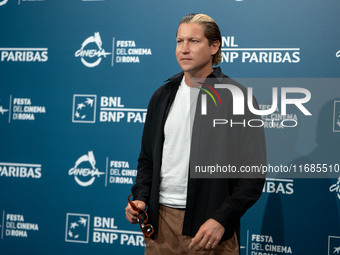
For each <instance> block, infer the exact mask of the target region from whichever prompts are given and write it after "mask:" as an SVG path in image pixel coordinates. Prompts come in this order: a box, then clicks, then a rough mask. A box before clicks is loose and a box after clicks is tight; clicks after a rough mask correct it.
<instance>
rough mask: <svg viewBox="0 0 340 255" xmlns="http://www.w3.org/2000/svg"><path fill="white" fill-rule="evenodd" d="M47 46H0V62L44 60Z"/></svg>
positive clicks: (46, 56)
mask: <svg viewBox="0 0 340 255" xmlns="http://www.w3.org/2000/svg"><path fill="white" fill-rule="evenodd" d="M47 60H48V48H0V62H27V63H32V62H46V61H47Z"/></svg>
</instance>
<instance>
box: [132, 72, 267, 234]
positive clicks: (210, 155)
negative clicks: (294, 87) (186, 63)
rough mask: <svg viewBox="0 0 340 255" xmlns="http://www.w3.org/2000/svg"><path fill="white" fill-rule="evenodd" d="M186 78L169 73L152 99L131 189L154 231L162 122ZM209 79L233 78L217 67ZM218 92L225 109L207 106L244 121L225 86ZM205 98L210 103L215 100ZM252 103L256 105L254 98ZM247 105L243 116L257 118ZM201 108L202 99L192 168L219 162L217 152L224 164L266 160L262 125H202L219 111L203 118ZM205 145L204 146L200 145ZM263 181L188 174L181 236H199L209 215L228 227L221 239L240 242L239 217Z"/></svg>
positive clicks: (160, 158)
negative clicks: (144, 207)
mask: <svg viewBox="0 0 340 255" xmlns="http://www.w3.org/2000/svg"><path fill="white" fill-rule="evenodd" d="M182 78H183V73H179V74H177V75H175V76H173V77H171V78H170V79H169V80H168V81H167V83H166V84H164V85H163V86H161V87H160V88H159V89H157V90H156V92H155V93H154V94H153V96H152V98H151V100H150V103H149V106H148V112H147V117H146V122H145V126H144V131H143V138H142V145H141V152H140V156H139V159H138V167H137V170H138V173H137V178H136V184H135V185H134V186H133V187H132V194H133V198H134V200H142V201H144V202H145V203H146V204H147V206H148V209H147V212H148V215H149V223H151V224H152V225H153V226H154V228H155V233H157V227H158V210H159V186H160V171H161V163H162V150H163V142H164V124H165V121H166V118H167V116H168V113H169V109H170V106H171V105H172V103H173V101H174V99H175V96H176V93H177V90H178V87H179V85H180V83H181V80H182ZM208 78H217V80H218V81H219V82H221V83H223V82H224V81H226V79H227V80H228V82H229V83H230V79H229V78H228V77H227V76H225V75H224V74H223V73H222V72H221V69H220V68H215V70H214V72H213V73H211V74H210V75H209V76H208ZM234 85H235V86H237V87H239V88H240V89H241V90H242V91H243V92H244V95H246V89H245V88H244V87H243V86H242V85H240V84H238V83H237V82H234ZM219 94H220V95H221V100H222V102H223V107H219V108H217V107H215V108H214V107H210V106H209V105H208V109H209V110H210V109H218V110H217V111H223V112H222V113H223V114H224V116H225V117H226V118H229V119H230V118H234V120H238V119H240V116H236V117H235V116H233V114H232V102H233V99H232V95H231V93H226V90H224V91H223V93H222V92H221V93H219ZM207 101H208V102H210V103H211V101H212V100H207ZM245 101H246V100H245ZM254 103H255V107H256V106H257V102H256V100H254ZM257 107H258V106H257ZM245 109H246V114H245V116H243V117H244V118H246V119H259V117H258V116H255V115H253V114H251V113H250V112H249V111H248V109H247V107H245ZM200 111H201V109H200V99H199V100H198V103H197V108H196V114H195V121H194V125H193V134H192V137H193V138H192V145H191V153H190V167H194V165H195V164H197V163H198V162H199V161H200V160H199V159H200V158H204V159H205V160H208V161H209V160H210V161H211V162H215V161H214V160H215V158H216V156H221V155H222V156H223V162H220V163H221V164H227V165H228V164H232V165H235V166H236V167H237V168H239V167H240V166H241V165H260V164H263V165H265V164H266V148H265V138H264V130H263V128H250V127H240V126H241V125H237V126H236V127H233V128H227V127H226V126H220V127H215V128H214V127H212V125H207V124H204V123H207V122H208V121H211V118H213V116H215V115H216V113H214V112H211V111H210V113H213V114H210V115H209V114H208V115H207V116H201V114H200ZM214 111H216V110H214ZM202 123H203V124H202ZM212 132H213V133H216V132H217V133H218V136H214V137H218V139H211V137H210V136H209V135H208V134H209V133H212ZM201 144H204V146H200V145H201ZM217 158H219V157H217ZM191 170H192V169H191ZM188 171H189V169H188ZM226 177H227V176H226ZM264 181H265V179H264V178H190V173H189V179H188V191H187V204H186V210H185V216H184V224H183V232H182V233H183V235H188V236H195V234H196V233H197V231H198V230H199V228H200V226H201V225H202V224H203V223H204V222H205V221H206V220H208V219H209V218H213V219H215V220H216V221H218V222H219V223H221V224H222V225H223V226H224V227H225V233H224V235H223V237H222V240H226V239H229V238H231V237H232V236H233V234H234V232H235V231H236V232H237V236H238V240H239V236H240V217H241V216H242V215H243V214H244V213H245V212H246V211H247V210H248V209H249V208H250V207H251V206H252V205H253V204H254V203H255V202H256V201H257V200H258V199H259V197H260V195H261V192H262V188H263V185H264Z"/></svg>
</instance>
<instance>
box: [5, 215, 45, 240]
mask: <svg viewBox="0 0 340 255" xmlns="http://www.w3.org/2000/svg"><path fill="white" fill-rule="evenodd" d="M1 223H2V225H1V226H2V227H1V239H4V238H5V237H18V238H27V237H28V236H29V234H30V233H31V232H35V231H39V224H38V223H32V222H30V221H27V220H26V217H25V216H24V215H23V214H14V213H6V212H5V211H2V222H1Z"/></svg>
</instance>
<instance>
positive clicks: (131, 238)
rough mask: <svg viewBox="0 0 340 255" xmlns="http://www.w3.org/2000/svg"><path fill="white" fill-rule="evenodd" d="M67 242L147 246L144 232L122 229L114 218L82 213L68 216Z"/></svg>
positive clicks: (68, 214)
mask: <svg viewBox="0 0 340 255" xmlns="http://www.w3.org/2000/svg"><path fill="white" fill-rule="evenodd" d="M65 242H76V243H102V244H117V245H124V246H141V247H144V246H145V243H144V236H143V234H142V232H140V231H130V230H122V229H120V228H119V227H118V226H117V222H116V220H115V218H114V217H101V216H93V217H92V218H91V215H90V214H82V213H67V214H66V227H65Z"/></svg>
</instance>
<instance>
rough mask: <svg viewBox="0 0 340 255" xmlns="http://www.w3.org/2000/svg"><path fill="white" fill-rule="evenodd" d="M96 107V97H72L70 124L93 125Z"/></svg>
mask: <svg viewBox="0 0 340 255" xmlns="http://www.w3.org/2000/svg"><path fill="white" fill-rule="evenodd" d="M96 106H97V96H96V95H80V94H78V95H73V110H72V122H75V123H95V122H96Z"/></svg>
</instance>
